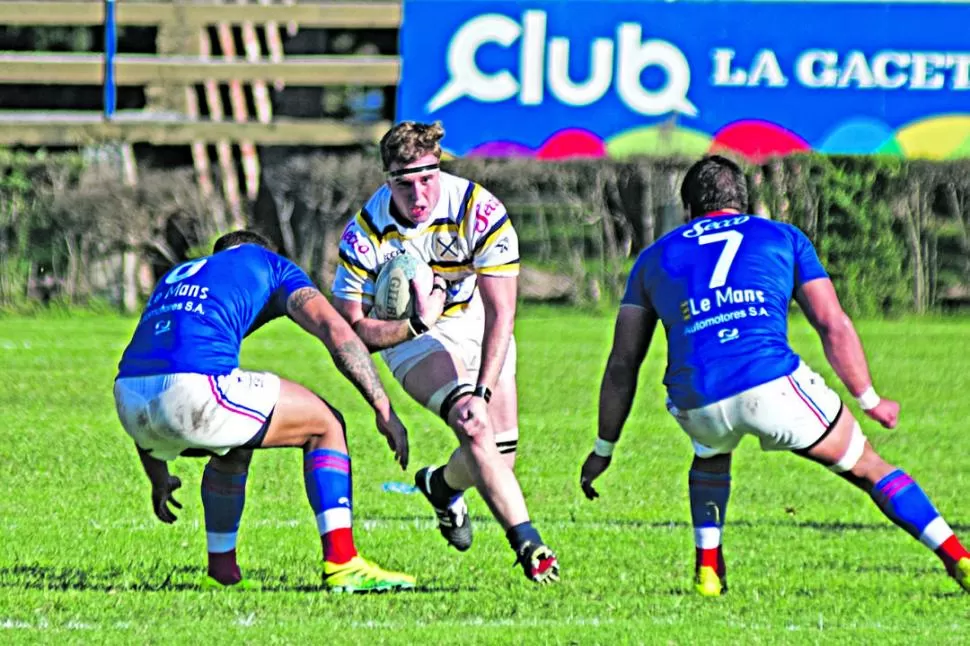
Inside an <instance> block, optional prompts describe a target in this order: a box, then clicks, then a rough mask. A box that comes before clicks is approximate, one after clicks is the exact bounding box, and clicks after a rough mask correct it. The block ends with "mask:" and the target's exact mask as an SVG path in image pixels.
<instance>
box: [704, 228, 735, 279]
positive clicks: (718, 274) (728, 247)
mask: <svg viewBox="0 0 970 646" xmlns="http://www.w3.org/2000/svg"><path fill="white" fill-rule="evenodd" d="M742 240H744V234H743V233H740V232H738V231H719V232H718V233H708V234H705V235H702V236H701V237H699V238H698V239H697V242H698V244H711V243H712V242H723V243H724V248H723V249H721V255H720V256H718V258H717V264H716V265H714V272H713V273H712V274H711V282H710V283H708V285H707V286H708V287H709V288H710V289H716V288H718V287H724V283H726V282H727V277H728V272H729V271H731V263H733V262H734V256H736V255H737V254H738V248H739V247H740V246H741V241H742Z"/></svg>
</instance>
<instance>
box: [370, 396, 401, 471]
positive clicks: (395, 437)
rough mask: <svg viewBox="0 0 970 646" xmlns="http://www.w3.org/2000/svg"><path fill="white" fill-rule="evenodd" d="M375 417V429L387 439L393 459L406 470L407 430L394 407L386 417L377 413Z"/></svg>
mask: <svg viewBox="0 0 970 646" xmlns="http://www.w3.org/2000/svg"><path fill="white" fill-rule="evenodd" d="M375 419H376V420H377V430H378V431H380V432H381V435H383V436H384V439H386V440H387V446H388V448H390V449H391V450H392V451H394V459H395V460H397V463H398V464H400V465H401V469H402V470H405V471H406V470H407V468H408V455H409V447H408V430H407V429H406V428H404V424H403V423H402V422H401V420H400V419H399V418H398V416H397V413H395V412H394V409H391V414H390V415H389V416H388V417H387V418H384V417H383V416H382V415H381V414H380V413H378V414H377V416H376V418H375Z"/></svg>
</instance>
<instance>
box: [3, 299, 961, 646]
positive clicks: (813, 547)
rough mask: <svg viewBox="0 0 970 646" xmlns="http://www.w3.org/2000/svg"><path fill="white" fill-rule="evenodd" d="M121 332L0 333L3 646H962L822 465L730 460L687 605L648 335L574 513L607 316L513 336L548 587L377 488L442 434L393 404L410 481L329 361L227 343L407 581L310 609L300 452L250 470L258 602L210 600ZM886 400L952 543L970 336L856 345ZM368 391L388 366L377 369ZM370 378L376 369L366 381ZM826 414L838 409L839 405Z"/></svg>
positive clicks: (62, 323) (370, 548)
mask: <svg viewBox="0 0 970 646" xmlns="http://www.w3.org/2000/svg"><path fill="white" fill-rule="evenodd" d="M133 326H134V320H131V319H122V318H113V317H96V316H92V315H81V316H76V317H71V318H42V319H24V318H3V319H0V357H2V360H0V377H2V383H3V388H2V389H0V402H2V410H3V417H4V429H3V432H2V433H0V438H2V441H0V458H2V459H0V546H2V549H0V642H2V643H34V642H42V643H166V644H168V643H194V644H207V643H226V642H245V643H259V644H264V643H297V642H302V643H327V642H330V643H340V644H343V643H371V644H373V643H416V642H418V641H419V640H420V641H424V642H433V643H463V644H464V643H485V642H514V643H581V644H590V643H604V644H614V643H665V644H699V643H744V644H748V643H783V644H790V643H821V642H825V643H835V642H838V643H840V644H863V643H866V644H870V643H880V644H883V643H899V644H912V643H934V644H943V643H952V644H956V643H966V642H967V640H968V639H970V598H967V596H966V595H964V594H963V593H962V592H960V590H959V588H958V587H957V586H956V584H955V583H954V582H953V581H951V580H950V579H948V578H947V577H946V576H945V575H944V574H943V570H942V567H941V566H940V565H939V563H938V561H937V560H936V558H935V557H933V556H932V555H931V554H930V553H928V552H927V551H926V550H925V549H924V548H923V547H922V546H920V545H919V544H918V543H917V542H916V541H914V540H912V539H911V538H909V537H908V536H907V535H905V534H904V533H903V532H902V531H900V530H897V529H896V528H895V527H893V526H892V525H890V524H889V522H888V521H886V520H884V519H883V517H882V516H881V515H880V514H879V512H878V511H877V510H876V508H875V506H874V505H873V504H872V503H871V502H870V501H869V500H868V499H867V498H866V497H865V496H864V495H863V494H861V493H859V492H858V491H856V490H854V489H853V488H851V487H850V486H849V485H847V484H845V483H843V482H842V481H840V480H839V479H837V478H835V477H834V476H832V475H830V474H828V473H827V472H826V471H825V470H824V469H822V468H821V467H819V466H817V465H813V464H810V463H807V462H802V461H800V460H799V459H798V458H796V457H794V456H791V455H779V454H762V453H760V451H759V450H758V448H757V443H756V442H755V441H754V440H747V441H746V442H745V443H743V444H742V447H741V449H740V450H739V452H738V454H737V456H736V459H735V467H734V489H733V494H732V499H731V503H730V506H729V509H728V525H727V528H726V532H725V555H726V558H727V559H728V567H729V577H730V583H731V591H730V593H729V594H728V595H727V596H725V597H724V598H721V599H715V600H707V599H701V598H698V597H695V596H694V595H693V594H692V588H691V586H690V575H691V569H692V566H693V542H692V533H691V529H690V524H689V514H688V501H687V486H686V481H687V470H688V465H689V461H690V456H691V452H690V446H689V442H688V440H687V439H686V437H685V436H684V435H683V434H682V433H681V432H680V430H679V429H678V428H677V427H676V426H675V424H674V422H673V421H672V420H671V419H669V418H668V416H667V413H666V411H665V410H664V407H663V397H662V390H661V384H660V379H661V372H662V367H663V351H664V347H663V345H664V344H663V341H662V338H661V339H660V340H659V342H658V343H655V347H654V348H653V350H652V351H651V353H650V356H649V358H648V361H647V364H646V365H645V367H644V370H643V373H642V386H641V390H640V394H639V396H638V399H637V403H636V407H635V412H634V415H633V416H632V418H631V420H630V422H629V423H628V425H627V427H626V432H625V435H624V437H623V439H622V441H621V444H620V446H619V447H618V451H617V454H616V457H615V459H614V464H613V467H612V469H611V470H610V471H609V472H608V473H607V474H606V476H604V478H603V479H602V480H601V481H600V483H599V490H600V493H601V494H602V497H601V498H600V499H599V500H597V501H596V502H589V501H587V500H586V499H585V498H584V497H583V496H582V494H581V492H580V490H579V486H578V473H579V466H580V464H581V463H582V460H583V459H584V457H585V455H586V453H587V451H588V450H589V448H590V447H591V445H592V441H593V438H594V435H595V419H596V396H597V390H598V384H599V378H600V375H601V371H602V368H603V364H604V361H605V357H606V352H607V350H608V344H609V342H610V339H611V334H612V319H611V317H609V316H594V315H590V314H584V313H579V312H572V311H557V310H551V309H528V310H526V311H524V312H523V313H522V314H521V316H520V319H519V323H518V328H517V337H518V340H519V368H518V370H519V387H520V406H521V442H520V454H519V455H520V462H519V464H518V466H517V472H518V474H519V479H520V481H521V483H522V485H523V488H524V490H525V492H526V497H527V500H528V502H529V504H530V508H531V511H532V515H533V518H534V520H535V522H536V524H537V526H538V527H539V529H540V530H541V531H542V533H543V537H544V538H545V539H546V541H547V542H549V543H550V544H551V545H552V546H554V547H555V549H556V550H557V551H558V553H559V556H560V560H561V563H562V568H563V569H562V575H563V580H562V583H561V584H560V585H558V586H556V587H544V588H540V587H537V586H533V585H532V584H530V583H528V582H527V581H526V580H525V579H524V578H523V577H522V574H521V571H520V570H518V569H513V568H512V560H513V555H512V553H511V551H510V550H509V549H508V547H507V544H506V543H505V539H504V537H503V535H502V532H501V530H500V528H499V527H498V525H497V524H495V523H494V522H493V521H492V520H491V518H490V517H489V516H488V512H487V509H486V507H485V505H484V504H483V503H482V501H481V499H480V498H479V497H478V496H477V494H473V495H471V496H470V504H471V507H472V514H473V516H474V518H475V522H476V529H477V532H476V538H475V541H476V542H475V545H474V546H473V548H472V549H471V550H470V551H469V552H467V553H464V554H458V553H457V552H455V551H453V550H450V549H449V548H447V547H446V545H445V543H444V541H443V540H442V539H441V538H440V536H438V534H437V531H436V530H435V528H434V523H433V516H432V514H431V510H430V508H429V507H427V506H426V503H425V502H424V500H423V499H422V498H421V497H420V495H408V494H400V493H388V492H385V491H383V490H382V484H383V483H386V482H410V481H411V478H412V476H413V472H414V471H415V470H416V469H417V468H419V467H420V466H423V465H425V464H428V463H440V462H441V461H442V460H443V459H445V458H446V457H447V455H448V454H449V452H450V450H451V448H452V446H453V439H452V438H451V435H450V431H448V430H447V429H446V428H445V427H444V426H443V424H442V423H441V422H439V421H438V420H437V419H436V418H435V417H434V416H432V415H430V414H429V413H427V412H424V411H423V410H421V409H419V408H418V407H417V406H416V405H414V404H412V403H411V402H410V401H408V400H406V399H405V398H404V396H403V392H402V391H401V390H400V389H399V388H398V387H397V386H396V385H392V386H391V392H392V397H395V400H396V402H397V408H398V411H399V412H400V414H401V417H402V418H403V419H404V420H405V422H406V423H407V424H408V426H409V428H410V433H411V447H412V453H411V455H412V458H411V468H410V471H409V472H408V473H406V474H405V473H402V472H401V471H400V469H399V468H397V467H396V465H395V464H394V462H393V459H392V455H391V454H390V452H389V451H388V450H387V448H386V445H384V443H383V440H382V438H380V436H379V435H378V434H377V432H376V430H375V429H374V427H373V424H372V422H371V418H370V416H369V415H368V414H367V410H366V407H365V406H364V405H363V403H362V400H361V399H360V397H359V396H358V395H357V394H356V392H355V391H354V390H353V389H352V387H351V386H349V384H346V383H345V382H343V381H342V379H341V378H340V377H339V376H338V374H337V373H336V371H335V370H334V369H333V367H332V365H331V363H330V360H329V358H328V356H327V355H326V352H325V351H324V349H323V348H322V346H319V345H318V344H316V343H315V342H314V341H313V340H311V339H310V338H309V337H306V336H305V335H302V334H300V333H299V332H298V331H297V330H296V328H295V327H294V326H292V324H290V323H286V322H277V323H274V324H272V325H270V326H268V328H267V329H264V330H262V331H260V332H259V333H257V334H256V335H254V337H253V338H252V339H250V340H249V341H247V344H246V346H245V347H244V353H243V364H244V366H245V367H249V368H258V369H267V370H272V371H275V372H278V373H279V374H281V375H283V376H285V377H288V378H291V379H295V380H299V381H302V382H303V383H305V384H307V385H309V386H311V387H313V388H314V389H316V390H318V391H319V392H321V393H324V394H326V396H327V397H328V398H329V399H330V400H331V401H332V402H334V403H335V404H336V405H337V406H339V407H340V408H341V409H343V410H344V412H345V413H347V415H348V419H349V421H350V442H351V452H352V455H353V460H354V470H355V474H354V485H355V495H356V501H355V513H356V520H357V528H356V536H357V543H358V547H359V548H360V549H361V551H362V553H363V554H365V555H366V556H369V557H370V558H372V559H374V560H376V561H378V562H379V563H381V564H383V565H385V566H388V567H394V568H399V569H402V570H405V571H408V572H411V573H413V574H415V575H416V576H417V577H418V580H419V585H420V589H419V590H418V591H416V592H414V593H408V594H402V595H380V596H365V597H348V596H337V595H328V594H327V593H325V592H322V591H320V589H319V585H320V553H319V551H320V545H319V539H318V537H317V534H316V527H315V525H314V522H313V517H312V513H311V511H310V509H309V505H308V504H307V502H306V499H305V497H304V493H303V482H302V474H301V457H300V454H299V452H298V451H296V450H293V449H289V450H276V451H267V452H259V453H257V455H256V458H255V459H254V461H253V467H252V471H251V477H250V480H249V489H248V498H247V503H246V511H245V514H244V516H243V526H242V529H241V532H240V546H239V553H240V563H241V565H242V567H243V569H244V572H246V573H247V574H248V575H249V576H251V577H254V578H256V579H259V580H261V581H262V582H263V584H264V586H265V588H266V589H265V590H264V591H263V592H260V593H256V594H236V593H204V592H201V591H200V590H199V589H198V587H197V581H198V579H199V577H200V575H201V574H202V573H203V572H204V568H205V535H204V530H203V527H202V506H201V503H200V500H199V495H198V490H199V481H200V477H201V473H202V467H203V462H202V461H200V460H181V461H178V462H176V463H175V464H174V466H173V471H174V473H176V474H177V475H179V476H180V477H181V478H182V480H183V482H184V483H185V485H186V486H185V487H184V488H183V491H182V492H181V496H180V497H179V499H180V500H181V502H183V504H184V505H185V508H184V509H183V510H182V514H181V517H180V518H179V520H178V522H177V523H176V524H175V525H173V526H165V525H163V524H161V523H159V522H157V521H156V520H155V519H154V516H153V515H152V513H151V510H150V505H149V499H148V493H149V489H148V484H147V480H146V479H145V478H144V476H143V475H142V473H141V471H140V467H139V465H138V461H137V458H136V456H135V452H134V450H133V447H132V444H131V442H130V441H129V440H128V439H127V436H126V435H125V434H124V432H123V431H122V429H121V427H120V426H119V425H118V423H117V421H116V419H115V415H114V406H113V401H112V397H111V382H112V379H113V376H114V371H115V365H116V362H117V359H118V357H119V355H120V352H121V350H122V348H123V346H124V344H125V343H126V342H127V339H128V335H129V334H130V332H131V330H132V329H133ZM858 327H859V329H860V332H861V333H862V336H863V340H864V341H865V343H866V347H867V351H868V354H869V358H870V362H871V364H872V368H873V371H874V374H875V378H876V384H877V386H878V387H879V390H880V391H881V392H883V393H884V394H885V395H887V396H892V397H895V398H898V399H899V400H900V401H901V403H902V406H903V412H902V422H901V424H900V427H899V428H898V429H897V430H895V431H883V430H880V429H878V428H877V427H875V425H874V424H872V423H868V422H864V423H863V425H864V428H865V430H866V432H867V434H868V435H869V437H870V438H871V439H872V441H873V443H874V445H875V446H876V448H877V449H878V450H879V451H880V452H881V453H882V454H883V455H884V457H886V458H887V459H888V460H890V461H891V462H895V463H897V464H899V465H900V466H903V467H904V468H906V469H907V470H908V471H909V472H910V473H911V474H912V475H913V476H914V477H915V478H916V479H917V480H918V481H919V482H920V483H921V484H922V485H923V486H924V488H925V489H926V490H927V492H928V493H929V494H930V496H931V497H932V498H933V499H934V501H935V502H936V504H937V506H938V507H939V508H940V509H941V511H942V512H943V513H944V515H945V516H947V518H948V519H949V521H950V522H951V524H952V525H953V526H954V527H955V528H957V530H958V532H960V531H962V533H964V534H967V535H970V502H968V497H967V492H968V491H970V468H968V464H970V463H968V458H967V442H966V433H967V428H966V424H967V420H970V397H968V396H967V393H970V373H968V371H967V369H966V367H967V365H968V358H970V320H957V319H952V320H940V319H926V320H919V319H910V320H905V321H897V322H861V323H859V324H858ZM792 339H793V343H794V345H795V347H796V349H797V350H798V351H799V352H800V353H801V354H802V355H803V356H804V357H805V358H806V359H807V360H808V361H809V362H810V363H811V364H812V365H813V366H814V367H815V368H816V370H819V371H821V372H822V373H823V375H825V377H826V378H827V379H829V382H830V384H835V381H834V377H833V375H832V373H831V371H830V370H829V369H828V368H827V365H826V364H825V363H824V359H823V358H822V354H821V350H820V346H819V343H818V341H817V339H816V337H814V335H813V333H812V332H811V330H810V329H809V328H808V326H807V325H806V324H805V323H804V322H803V321H801V320H795V321H793V330H792ZM382 370H383V369H382ZM384 374H386V373H384ZM837 388H838V390H839V392H841V393H843V394H844V393H845V391H844V389H843V388H842V387H841V385H838V386H837Z"/></svg>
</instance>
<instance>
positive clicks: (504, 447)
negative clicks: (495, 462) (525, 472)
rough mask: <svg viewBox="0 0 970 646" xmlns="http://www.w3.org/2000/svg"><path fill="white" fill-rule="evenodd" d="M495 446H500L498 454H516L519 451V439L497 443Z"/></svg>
mask: <svg viewBox="0 0 970 646" xmlns="http://www.w3.org/2000/svg"><path fill="white" fill-rule="evenodd" d="M495 444H496V446H498V452H499V453H501V454H502V455H505V454H506V453H515V452H516V451H517V450H518V449H519V441H518V440H517V439H516V440H508V441H507V442H496V443H495Z"/></svg>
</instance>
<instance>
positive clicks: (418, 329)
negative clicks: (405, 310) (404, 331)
mask: <svg viewBox="0 0 970 646" xmlns="http://www.w3.org/2000/svg"><path fill="white" fill-rule="evenodd" d="M429 329H430V328H428V325H427V324H426V323H425V322H424V321H422V320H421V317H420V316H418V315H417V314H415V315H413V316H412V317H411V318H409V319H408V330H410V331H411V336H412V337H416V336H421V335H422V334H424V333H425V332H427V331H428V330H429Z"/></svg>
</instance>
